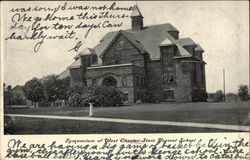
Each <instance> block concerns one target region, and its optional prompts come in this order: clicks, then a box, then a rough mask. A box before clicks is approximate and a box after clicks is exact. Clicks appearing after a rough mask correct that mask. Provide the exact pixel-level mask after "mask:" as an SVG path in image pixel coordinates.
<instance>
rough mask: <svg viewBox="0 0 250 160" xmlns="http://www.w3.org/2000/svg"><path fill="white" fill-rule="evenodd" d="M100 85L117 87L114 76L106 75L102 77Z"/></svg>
mask: <svg viewBox="0 0 250 160" xmlns="http://www.w3.org/2000/svg"><path fill="white" fill-rule="evenodd" d="M102 85H103V86H107V87H117V82H116V79H115V78H114V77H112V76H108V77H105V78H104V79H103V81H102Z"/></svg>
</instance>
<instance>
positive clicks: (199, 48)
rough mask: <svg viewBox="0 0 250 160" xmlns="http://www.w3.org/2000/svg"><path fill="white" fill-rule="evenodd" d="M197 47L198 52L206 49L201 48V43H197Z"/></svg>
mask: <svg viewBox="0 0 250 160" xmlns="http://www.w3.org/2000/svg"><path fill="white" fill-rule="evenodd" d="M196 45H197V47H196V48H195V49H194V50H195V51H196V52H204V50H203V49H202V48H201V46H200V45H199V44H196Z"/></svg>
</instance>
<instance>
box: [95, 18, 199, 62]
mask: <svg viewBox="0 0 250 160" xmlns="http://www.w3.org/2000/svg"><path fill="white" fill-rule="evenodd" d="M168 32H179V31H178V30H177V29H176V28H175V27H173V26H172V25H171V24H169V23H166V24H159V25H153V26H149V27H144V28H143V29H142V30H137V31H133V30H131V29H128V30H124V31H115V32H109V33H107V34H106V35H105V36H104V37H103V38H102V40H101V41H100V43H99V44H98V45H97V46H96V47H95V51H96V53H97V54H98V55H100V57H101V56H102V55H103V54H104V53H105V51H106V50H107V49H108V48H109V46H110V45H111V44H112V42H113V41H114V40H115V39H116V37H117V36H118V35H119V33H122V34H123V35H124V36H126V38H127V39H128V40H129V41H130V42H132V43H133V44H134V45H135V46H136V47H137V48H138V49H140V50H141V51H145V52H148V53H149V54H150V57H151V58H152V59H154V58H155V59H158V58H160V49H159V46H161V44H163V45H164V44H165V43H166V44H171V43H172V44H174V45H176V47H177V48H178V51H179V54H180V55H179V56H192V55H191V54H190V53H189V52H188V51H187V50H186V49H185V48H184V46H188V45H193V46H195V45H196V43H195V42H194V41H193V40H192V39H191V38H182V39H177V40H175V39H174V38H173V37H172V36H171V35H170V34H169V33H168Z"/></svg>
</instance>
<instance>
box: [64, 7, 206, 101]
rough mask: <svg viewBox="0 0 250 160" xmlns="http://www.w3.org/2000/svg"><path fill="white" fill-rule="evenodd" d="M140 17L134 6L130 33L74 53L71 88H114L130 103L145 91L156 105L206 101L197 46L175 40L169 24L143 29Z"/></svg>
mask: <svg viewBox="0 0 250 160" xmlns="http://www.w3.org/2000/svg"><path fill="white" fill-rule="evenodd" d="M143 18H144V17H143V16H142V14H141V12H140V10H139V8H138V7H137V6H136V7H135V9H134V11H133V13H132V15H131V24H132V26H131V29H128V30H120V31H115V32H109V33H107V34H106V35H105V36H104V37H103V38H102V39H101V40H100V43H99V44H98V45H97V46H96V47H94V48H86V49H85V50H84V51H82V52H80V53H79V54H78V55H76V56H75V57H74V59H75V61H74V63H73V64H72V65H70V66H69V67H68V69H69V71H70V83H71V86H72V87H73V86H91V85H105V86H113V87H117V88H118V89H120V90H122V91H123V92H124V95H125V97H126V99H127V101H128V102H130V103H131V102H132V103H134V102H136V101H137V100H143V99H144V98H145V95H146V94H149V93H150V95H152V96H154V97H157V98H158V100H159V101H178V102H180V101H185V102H187V101H206V81H205V64H206V63H205V62H204V61H203V58H202V54H203V52H204V51H203V49H202V48H201V46H200V45H199V44H196V43H195V42H194V41H193V40H192V39H190V38H179V31H178V30H177V29H176V28H175V27H173V26H172V25H171V24H169V23H166V24H159V25H153V26H143ZM98 56H99V57H100V59H101V61H102V62H101V63H98Z"/></svg>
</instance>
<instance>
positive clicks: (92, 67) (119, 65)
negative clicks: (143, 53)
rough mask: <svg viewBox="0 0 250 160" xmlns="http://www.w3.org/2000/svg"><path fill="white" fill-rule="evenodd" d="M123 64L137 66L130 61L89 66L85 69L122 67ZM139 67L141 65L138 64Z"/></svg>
mask: <svg viewBox="0 0 250 160" xmlns="http://www.w3.org/2000/svg"><path fill="white" fill-rule="evenodd" d="M123 66H137V65H134V64H132V63H126V64H115V65H105V66H91V67H88V68H87V69H97V68H111V67H123ZM138 67H141V66H138Z"/></svg>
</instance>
